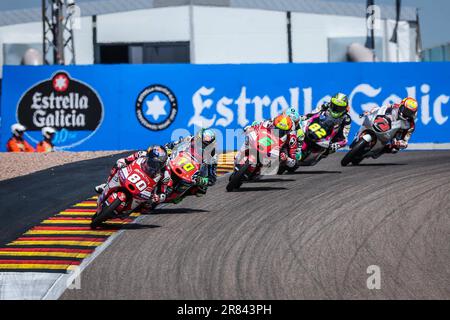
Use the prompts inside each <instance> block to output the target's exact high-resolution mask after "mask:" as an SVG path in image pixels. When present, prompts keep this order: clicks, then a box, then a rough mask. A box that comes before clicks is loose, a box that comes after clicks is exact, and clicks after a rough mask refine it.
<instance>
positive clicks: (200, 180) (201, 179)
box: [196, 176, 208, 186]
mask: <svg viewBox="0 0 450 320" xmlns="http://www.w3.org/2000/svg"><path fill="white" fill-rule="evenodd" d="M196 183H197V184H198V185H199V186H207V185H208V177H202V176H198V177H197V179H196Z"/></svg>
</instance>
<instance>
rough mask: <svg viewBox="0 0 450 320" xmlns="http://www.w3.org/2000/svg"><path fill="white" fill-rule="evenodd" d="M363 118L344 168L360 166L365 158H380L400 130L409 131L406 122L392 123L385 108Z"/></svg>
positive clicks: (343, 163) (342, 163) (343, 162)
mask: <svg viewBox="0 0 450 320" xmlns="http://www.w3.org/2000/svg"><path fill="white" fill-rule="evenodd" d="M363 117H364V120H363V124H362V126H361V128H360V129H359V131H358V133H357V134H356V137H355V140H354V141H353V142H352V144H351V145H350V151H349V152H348V153H347V154H346V155H345V156H344V158H343V159H342V160H341V165H342V166H344V167H345V166H347V165H348V164H349V163H352V164H353V165H358V164H360V163H361V161H362V160H364V159H365V158H369V157H372V158H374V159H376V158H378V157H380V156H381V155H382V154H383V153H384V152H383V151H384V149H385V147H386V145H388V144H389V143H390V142H391V141H392V140H393V139H395V137H396V135H397V133H398V131H399V130H400V129H409V124H407V123H405V122H404V121H401V120H397V121H392V120H391V118H390V117H389V116H387V115H386V114H385V108H380V109H379V110H377V111H376V112H374V113H365V114H362V115H360V118H363Z"/></svg>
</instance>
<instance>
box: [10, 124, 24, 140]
mask: <svg viewBox="0 0 450 320" xmlns="http://www.w3.org/2000/svg"><path fill="white" fill-rule="evenodd" d="M26 130H27V129H26V128H25V127H24V126H23V125H21V124H20V123H15V124H13V125H12V126H11V133H12V134H13V135H14V136H15V137H17V138H19V137H22V135H23V133H24V132H25V131H26Z"/></svg>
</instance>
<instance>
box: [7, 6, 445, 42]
mask: <svg viewBox="0 0 450 320" xmlns="http://www.w3.org/2000/svg"><path fill="white" fill-rule="evenodd" d="M76 1H77V2H86V1H95V0H76ZM124 1H126V0H124ZM273 1H278V0H273ZM322 1H333V2H357V3H366V0H322ZM402 2H403V5H405V6H414V7H418V8H419V10H420V19H421V24H422V25H421V27H422V42H423V48H424V49H426V48H431V47H434V46H438V45H441V44H445V43H450V0H402ZM375 3H379V4H390V5H395V0H375ZM40 5H41V0H0V10H11V9H19V8H27V7H39V6H40Z"/></svg>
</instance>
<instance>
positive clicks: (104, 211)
mask: <svg viewBox="0 0 450 320" xmlns="http://www.w3.org/2000/svg"><path fill="white" fill-rule="evenodd" d="M144 161H145V158H139V159H137V160H135V161H133V162H132V163H130V164H129V165H128V166H126V167H124V168H122V169H120V170H118V171H117V172H116V174H115V175H114V176H113V177H112V178H111V180H110V181H109V182H108V184H107V185H106V187H105V189H104V190H103V193H102V194H101V195H100V196H99V198H98V200H97V211H96V213H95V214H94V216H93V217H92V220H91V229H96V228H97V227H98V226H100V224H101V223H103V222H105V221H106V220H108V219H113V218H121V219H123V218H125V217H126V216H128V215H130V214H131V213H132V212H133V211H134V210H135V209H138V208H139V207H140V206H141V205H142V204H144V203H145V202H147V201H150V199H151V198H152V195H153V193H154V191H155V189H156V188H157V187H158V182H155V181H154V180H153V179H152V178H150V177H149V176H148V175H147V174H146V173H145V172H144V170H143V168H142V164H143V162H144Z"/></svg>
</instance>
